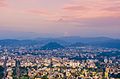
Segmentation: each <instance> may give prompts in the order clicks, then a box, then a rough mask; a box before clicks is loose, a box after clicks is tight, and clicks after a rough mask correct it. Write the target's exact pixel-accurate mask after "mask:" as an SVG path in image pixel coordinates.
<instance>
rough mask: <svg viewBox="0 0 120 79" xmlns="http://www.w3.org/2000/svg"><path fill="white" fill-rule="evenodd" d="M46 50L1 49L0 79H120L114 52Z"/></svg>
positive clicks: (118, 58)
mask: <svg viewBox="0 0 120 79" xmlns="http://www.w3.org/2000/svg"><path fill="white" fill-rule="evenodd" d="M50 45H52V43H50ZM55 45H57V46H56V47H60V48H54V46H55ZM48 47H49V44H46V45H45V46H43V47H41V49H32V47H31V46H26V47H25V46H22V47H21V46H19V47H14V48H12V47H2V46H1V48H0V79H120V50H119V49H117V48H103V47H92V46H82V47H81V46H80V47H62V46H61V45H59V44H54V45H53V46H52V47H51V48H50V47H49V48H48ZM45 48H46V49H45ZM52 48H54V49H52Z"/></svg>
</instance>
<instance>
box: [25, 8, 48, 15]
mask: <svg viewBox="0 0 120 79" xmlns="http://www.w3.org/2000/svg"><path fill="white" fill-rule="evenodd" d="M26 12H28V13H32V14H39V15H48V14H49V12H47V11H46V10H43V9H29V10H27V11H26Z"/></svg>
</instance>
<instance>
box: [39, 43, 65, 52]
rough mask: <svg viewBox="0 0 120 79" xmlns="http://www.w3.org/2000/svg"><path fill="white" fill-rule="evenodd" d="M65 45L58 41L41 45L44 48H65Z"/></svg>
mask: <svg viewBox="0 0 120 79" xmlns="http://www.w3.org/2000/svg"><path fill="white" fill-rule="evenodd" d="M63 48H64V47H63V46H62V45H60V44H58V43H56V42H50V43H48V44H46V45H44V46H42V47H41V49H42V50H54V49H63Z"/></svg>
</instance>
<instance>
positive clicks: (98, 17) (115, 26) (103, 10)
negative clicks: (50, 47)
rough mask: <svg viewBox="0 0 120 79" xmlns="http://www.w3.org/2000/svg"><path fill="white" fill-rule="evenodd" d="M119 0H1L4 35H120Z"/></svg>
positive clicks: (0, 29)
mask: <svg viewBox="0 0 120 79" xmlns="http://www.w3.org/2000/svg"><path fill="white" fill-rule="evenodd" d="M119 4H120V1H119V0H60V1H58V0H52V1H49V0H0V18H1V19H0V35H7V37H11V36H12V34H14V35H13V37H14V36H15V37H16V36H18V35H19V34H21V33H22V32H25V33H23V34H22V35H24V34H26V33H31V32H32V33H37V34H43V35H44V34H45V35H47V34H50V35H53V36H54V35H56V36H82V37H99V36H105V37H112V38H120V37H119V35H120V32H119V28H120V26H119V25H120V16H119V14H120V5H119ZM9 32H10V33H11V32H12V33H11V34H10V33H9ZM17 34H18V35H17ZM31 35H33V36H34V34H31ZM26 36H27V34H26ZM26 36H24V37H26ZM48 36H49V35H48Z"/></svg>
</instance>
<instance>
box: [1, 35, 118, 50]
mask: <svg viewBox="0 0 120 79" xmlns="http://www.w3.org/2000/svg"><path fill="white" fill-rule="evenodd" d="M51 42H52V43H54V42H55V43H57V44H60V45H62V46H64V47H66V46H67V47H69V46H70V47H71V46H72V47H76V46H78V47H79V46H86V45H90V46H97V47H107V48H120V39H112V38H107V37H96V38H83V37H60V38H37V39H29V40H16V39H4V40H0V45H1V46H11V47H13V46H14V47H16V46H37V47H38V48H40V47H41V46H43V45H46V44H49V43H50V44H51ZM50 44H49V45H48V46H50ZM52 45H54V44H52ZM55 45H56V44H55ZM56 46H58V47H59V45H56ZM53 47H54V46H53Z"/></svg>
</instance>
